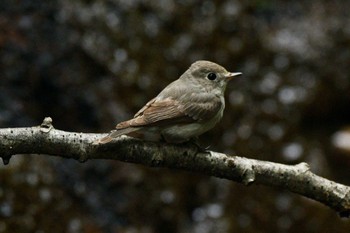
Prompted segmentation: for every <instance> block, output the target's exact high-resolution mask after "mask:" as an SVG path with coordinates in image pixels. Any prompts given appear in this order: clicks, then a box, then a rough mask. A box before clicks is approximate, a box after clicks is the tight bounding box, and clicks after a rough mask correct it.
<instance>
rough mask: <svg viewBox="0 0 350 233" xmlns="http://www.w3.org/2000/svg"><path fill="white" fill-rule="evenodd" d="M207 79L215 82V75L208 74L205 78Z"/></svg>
mask: <svg viewBox="0 0 350 233" xmlns="http://www.w3.org/2000/svg"><path fill="white" fill-rule="evenodd" d="M207 78H208V79H209V80H215V79H216V74H215V73H209V74H208V76H207Z"/></svg>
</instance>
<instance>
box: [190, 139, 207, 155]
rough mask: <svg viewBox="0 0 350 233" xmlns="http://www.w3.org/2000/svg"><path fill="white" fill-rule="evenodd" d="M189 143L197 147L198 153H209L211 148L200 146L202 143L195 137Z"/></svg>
mask: <svg viewBox="0 0 350 233" xmlns="http://www.w3.org/2000/svg"><path fill="white" fill-rule="evenodd" d="M189 143H190V144H192V145H195V146H196V148H197V150H198V152H202V153H208V149H209V148H210V145H209V146H206V147H202V146H201V145H200V142H199V138H198V137H193V138H191V139H190V140H189Z"/></svg>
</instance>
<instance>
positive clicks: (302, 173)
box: [0, 118, 350, 217]
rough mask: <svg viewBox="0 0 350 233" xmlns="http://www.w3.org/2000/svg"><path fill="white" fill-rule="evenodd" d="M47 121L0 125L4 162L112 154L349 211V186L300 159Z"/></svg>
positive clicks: (342, 213)
mask: <svg viewBox="0 0 350 233" xmlns="http://www.w3.org/2000/svg"><path fill="white" fill-rule="evenodd" d="M51 123H52V120H51V118H45V120H44V122H43V123H42V124H41V125H40V126H37V127H28V128H7V129H0V157H2V159H3V162H4V164H7V163H9V161H10V158H11V156H12V155H15V154H48V155H53V156H60V157H65V158H73V159H76V160H79V161H80V162H85V161H86V160H88V159H114V160H119V161H124V162H130V163H138V164H144V165H146V166H153V167H167V168H176V169H183V170H187V171H196V172H200V173H203V174H207V175H210V176H216V177H220V178H225V179H229V180H233V181H236V182H239V183H243V184H245V185H249V184H252V183H255V184H263V185H269V186H274V187H279V188H283V189H287V190H289V191H291V192H294V193H298V194H301V195H303V196H306V197H309V198H311V199H313V200H316V201H319V202H321V203H323V204H325V205H327V206H329V207H330V208H332V209H334V210H335V211H337V212H338V213H339V214H340V216H342V217H349V214H350V187H348V186H345V185H342V184H338V183H335V182H333V181H330V180H327V179H325V178H322V177H320V176H317V175H315V174H314V173H312V172H311V171H310V169H309V166H308V164H306V163H300V164H297V165H294V166H291V165H284V164H278V163H272V162H267V161H259V160H254V159H248V158H244V157H239V156H229V155H225V154H222V153H218V152H213V151H208V152H199V151H198V149H197V147H196V146H194V145H191V144H180V145H175V144H166V143H157V142H146V141H141V140H137V139H133V138H130V137H126V136H122V137H120V138H119V139H117V140H115V141H114V142H112V143H108V144H104V145H93V144H92V142H93V141H95V140H96V139H98V138H100V137H102V136H104V135H103V134H91V133H89V134H88V133H75V132H65V131H61V130H56V129H54V128H53V126H52V124H51Z"/></svg>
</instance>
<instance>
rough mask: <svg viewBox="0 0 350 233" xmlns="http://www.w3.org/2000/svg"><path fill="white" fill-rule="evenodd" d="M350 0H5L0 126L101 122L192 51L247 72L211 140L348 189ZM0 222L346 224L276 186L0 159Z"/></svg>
mask: <svg viewBox="0 0 350 233" xmlns="http://www.w3.org/2000/svg"><path fill="white" fill-rule="evenodd" d="M349 9H350V1H348V0H338V1H337V0H335V1H325V0H321V1H282V0H281V1H264V0H255V1H243V0H241V1H240V0H224V1H210V0H205V1H199V0H178V1H175V0H162V1H152V0H129V1H128V0H109V1H108V0H85V1H83V0H77V1H69V0H51V1H39V0H22V1H14V0H7V1H1V2H0V32H1V33H0V70H1V74H0V127H1V128H5V127H25V126H34V125H39V124H40V123H41V121H42V120H43V118H44V117H45V116H50V117H52V118H53V124H54V126H55V127H56V128H58V129H62V130H66V131H79V132H108V131H109V130H110V129H112V128H113V127H114V125H115V124H116V123H118V122H120V121H122V120H126V119H127V118H129V117H131V116H132V115H133V114H134V113H135V112H136V111H137V110H138V109H139V108H140V107H142V106H143V105H144V104H145V103H146V102H147V101H148V100H149V99H151V98H153V97H154V96H155V95H156V94H157V93H158V92H159V91H160V90H161V89H162V88H164V87H165V86H166V85H167V84H168V83H170V82H171V81H173V80H175V79H177V78H178V77H179V76H180V75H181V74H182V73H183V72H184V71H185V70H186V69H187V68H188V67H189V65H190V64H191V63H192V62H194V61H196V60H200V59H206V60H211V61H214V62H217V63H219V64H221V65H223V66H225V67H226V68H227V70H229V71H234V72H236V71H240V72H243V74H244V75H243V76H241V77H239V78H237V79H235V80H233V81H232V82H231V83H230V85H229V86H228V90H227V92H226V94H227V96H226V100H227V104H226V110H225V113H224V118H223V120H222V122H221V123H220V124H219V125H218V126H217V127H216V128H215V129H213V130H211V131H210V132H208V133H206V134H205V135H203V136H202V137H201V141H202V143H203V144H204V145H210V146H211V147H210V148H211V149H212V150H215V151H220V152H224V153H229V154H237V155H240V156H246V157H249V158H256V159H262V160H269V161H274V162H280V163H284V164H296V163H299V162H302V161H305V162H308V163H309V164H310V166H311V168H312V171H313V172H315V173H317V174H318V175H321V176H324V177H327V178H329V179H332V180H335V181H337V182H340V183H343V184H346V185H350V179H349V177H350V169H349V166H350V157H349V155H350V153H349V151H350V149H349V145H350V139H349V137H350V136H349V135H350V133H349V125H350V75H349V74H350V12H349ZM2 232H11V233H13V232H20V233H22V232H37V233H44V232H53V233H55V232H69V233H76V232H84V233H85V232H86V233H98V232H103V233H109V232H111V233H112V232H125V233H138V232H142V233H153V232H166V233H175V232H195V233H214V232H215V233H226V232H252V233H253V232H254V233H255V232H298V233H299V232H307V233H308V232H318V233H319V232H344V233H345V232H346V233H348V232H350V220H348V219H341V218H339V217H338V216H337V214H336V213H335V212H334V211H333V210H331V209H329V208H327V207H325V206H323V205H321V204H320V203H317V202H314V201H311V200H309V199H307V198H304V197H301V196H299V195H296V194H293V193H290V192H288V191H285V190H280V189H276V188H271V187H264V186H256V185H252V186H250V187H245V186H243V185H240V184H236V183H234V182H230V181H227V180H222V179H217V178H213V177H207V176H204V175H201V174H196V173H190V172H183V171H177V170H169V169H156V168H147V167H144V166H140V165H133V164H127V163H121V162H118V161H107V160H101V161H98V160H94V161H88V162H86V163H79V162H77V161H74V160H67V159H62V158H57V157H50V156H44V155H40V156H37V155H33V156H31V155H18V156H14V157H13V158H12V160H11V161H10V164H9V165H7V166H4V165H3V164H1V165H0V233H2Z"/></svg>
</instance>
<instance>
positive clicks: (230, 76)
mask: <svg viewBox="0 0 350 233" xmlns="http://www.w3.org/2000/svg"><path fill="white" fill-rule="evenodd" d="M241 74H242V73H241V72H236V73H231V72H228V73H227V74H226V75H225V77H226V79H227V80H231V79H232V78H233V77H235V76H239V75H241Z"/></svg>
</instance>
